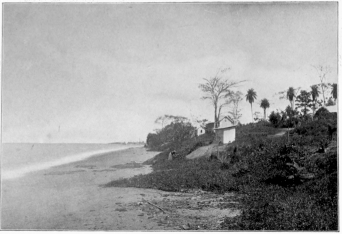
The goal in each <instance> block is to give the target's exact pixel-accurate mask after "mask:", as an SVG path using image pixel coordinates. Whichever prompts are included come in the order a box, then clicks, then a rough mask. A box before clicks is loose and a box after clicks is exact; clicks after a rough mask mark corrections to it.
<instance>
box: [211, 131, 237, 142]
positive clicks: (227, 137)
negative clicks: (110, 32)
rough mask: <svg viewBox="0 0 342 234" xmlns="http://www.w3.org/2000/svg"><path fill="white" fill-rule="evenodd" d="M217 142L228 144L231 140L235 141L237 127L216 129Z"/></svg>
mask: <svg viewBox="0 0 342 234" xmlns="http://www.w3.org/2000/svg"><path fill="white" fill-rule="evenodd" d="M215 133H216V140H215V141H216V143H219V142H220V141H221V142H222V143H223V144H228V143H229V142H233V141H235V128H231V129H216V131H215Z"/></svg>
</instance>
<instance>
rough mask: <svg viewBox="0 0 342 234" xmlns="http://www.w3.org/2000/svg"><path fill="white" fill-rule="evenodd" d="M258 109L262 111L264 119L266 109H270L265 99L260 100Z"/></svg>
mask: <svg viewBox="0 0 342 234" xmlns="http://www.w3.org/2000/svg"><path fill="white" fill-rule="evenodd" d="M260 107H261V108H262V109H264V119H266V109H267V108H269V107H270V103H269V101H268V100H267V99H266V98H264V99H262V100H261V104H260Z"/></svg>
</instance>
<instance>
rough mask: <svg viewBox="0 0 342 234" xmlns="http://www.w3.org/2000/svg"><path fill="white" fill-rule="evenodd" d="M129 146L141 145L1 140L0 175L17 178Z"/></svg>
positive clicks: (4, 177) (5, 177) (3, 177)
mask: <svg viewBox="0 0 342 234" xmlns="http://www.w3.org/2000/svg"><path fill="white" fill-rule="evenodd" d="M131 147H141V145H125V144H32V143H31V144H29V143H25V144H17V143H4V144H2V147H1V148H2V152H1V164H2V165H1V177H2V179H4V180H6V179H13V178H18V177H20V176H23V175H25V174H26V173H29V172H33V171H39V170H44V169H47V168H50V167H53V166H58V165H63V164H67V163H71V162H76V161H80V160H83V159H86V158H89V157H91V156H94V155H98V154H103V153H107V152H112V151H117V150H122V149H127V148H131Z"/></svg>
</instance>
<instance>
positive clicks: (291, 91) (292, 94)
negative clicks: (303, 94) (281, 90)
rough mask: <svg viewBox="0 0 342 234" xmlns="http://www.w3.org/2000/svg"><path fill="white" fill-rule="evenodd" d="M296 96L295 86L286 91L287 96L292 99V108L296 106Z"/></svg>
mask: <svg viewBox="0 0 342 234" xmlns="http://www.w3.org/2000/svg"><path fill="white" fill-rule="evenodd" d="M295 97H296V90H295V89H294V88H293V87H289V89H288V90H287V92H286V98H287V99H288V100H289V101H290V104H291V108H292V110H293V106H294V98H295Z"/></svg>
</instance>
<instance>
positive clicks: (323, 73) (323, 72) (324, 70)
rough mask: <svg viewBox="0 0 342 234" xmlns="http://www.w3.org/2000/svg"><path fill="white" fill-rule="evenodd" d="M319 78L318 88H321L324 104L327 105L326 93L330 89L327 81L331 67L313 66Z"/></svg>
mask: <svg viewBox="0 0 342 234" xmlns="http://www.w3.org/2000/svg"><path fill="white" fill-rule="evenodd" d="M313 67H314V68H315V69H316V71H317V73H318V77H319V81H320V84H318V86H319V87H320V88H321V91H322V95H323V103H324V105H325V91H326V90H327V89H328V87H329V84H327V83H326V81H327V74H329V73H330V72H331V67H329V66H323V65H317V66H313Z"/></svg>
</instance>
